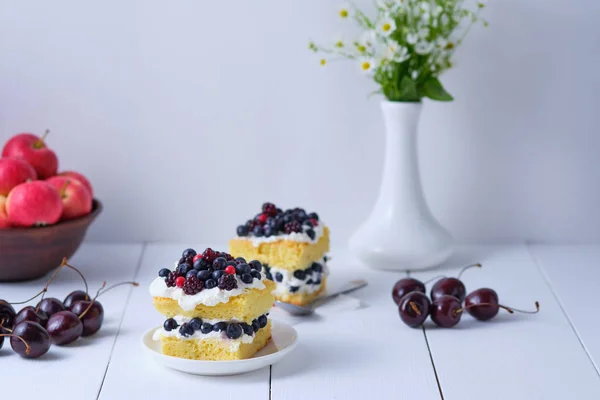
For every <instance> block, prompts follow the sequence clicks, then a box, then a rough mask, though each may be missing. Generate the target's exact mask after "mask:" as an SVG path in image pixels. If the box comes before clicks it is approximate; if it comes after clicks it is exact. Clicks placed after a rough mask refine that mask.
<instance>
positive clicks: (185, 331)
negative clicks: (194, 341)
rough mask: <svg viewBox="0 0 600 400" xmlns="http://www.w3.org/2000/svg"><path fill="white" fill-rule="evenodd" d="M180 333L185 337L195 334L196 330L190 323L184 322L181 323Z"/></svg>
mask: <svg viewBox="0 0 600 400" xmlns="http://www.w3.org/2000/svg"><path fill="white" fill-rule="evenodd" d="M179 333H180V334H181V336H183V337H188V336H192V335H193V334H194V330H193V329H192V327H191V326H190V325H189V324H187V323H184V324H181V327H180V328H179Z"/></svg>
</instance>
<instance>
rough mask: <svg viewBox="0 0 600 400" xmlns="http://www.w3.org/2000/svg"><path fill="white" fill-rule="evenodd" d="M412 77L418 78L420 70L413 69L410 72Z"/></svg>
mask: <svg viewBox="0 0 600 400" xmlns="http://www.w3.org/2000/svg"><path fill="white" fill-rule="evenodd" d="M410 77H411V78H413V80H414V79H417V78H418V77H419V71H413V72H411V73H410Z"/></svg>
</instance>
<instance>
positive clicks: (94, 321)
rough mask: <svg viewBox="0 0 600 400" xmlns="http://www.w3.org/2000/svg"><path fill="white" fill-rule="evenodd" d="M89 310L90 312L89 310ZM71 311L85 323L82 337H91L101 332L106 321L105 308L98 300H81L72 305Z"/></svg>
mask: <svg viewBox="0 0 600 400" xmlns="http://www.w3.org/2000/svg"><path fill="white" fill-rule="evenodd" d="M88 308H89V310H88ZM71 311H72V312H73V313H74V314H76V315H77V316H78V317H79V319H81V322H82V323H83V333H82V334H81V336H90V335H93V334H94V333H96V332H98V331H99V330H100V327H101V326H102V322H103V321H104V308H103V307H102V304H100V302H99V301H98V300H94V301H93V303H92V301H91V300H79V301H76V302H75V303H73V305H71Z"/></svg>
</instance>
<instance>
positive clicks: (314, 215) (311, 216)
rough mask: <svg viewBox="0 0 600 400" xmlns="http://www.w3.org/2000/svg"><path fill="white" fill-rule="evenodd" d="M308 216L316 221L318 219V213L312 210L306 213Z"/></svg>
mask: <svg viewBox="0 0 600 400" xmlns="http://www.w3.org/2000/svg"><path fill="white" fill-rule="evenodd" d="M308 218H311V219H314V220H315V221H318V220H319V215H318V214H317V213H314V212H312V213H310V214H308Z"/></svg>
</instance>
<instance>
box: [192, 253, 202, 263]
mask: <svg viewBox="0 0 600 400" xmlns="http://www.w3.org/2000/svg"><path fill="white" fill-rule="evenodd" d="M201 258H202V254H196V255H195V256H194V258H193V260H192V262H196V261H198V260H199V259H201Z"/></svg>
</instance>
